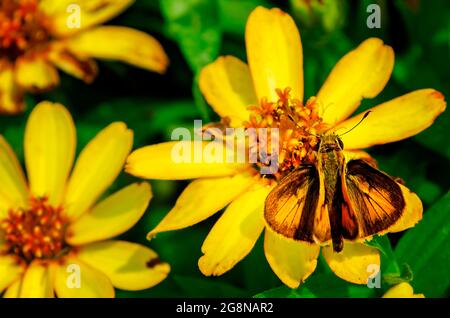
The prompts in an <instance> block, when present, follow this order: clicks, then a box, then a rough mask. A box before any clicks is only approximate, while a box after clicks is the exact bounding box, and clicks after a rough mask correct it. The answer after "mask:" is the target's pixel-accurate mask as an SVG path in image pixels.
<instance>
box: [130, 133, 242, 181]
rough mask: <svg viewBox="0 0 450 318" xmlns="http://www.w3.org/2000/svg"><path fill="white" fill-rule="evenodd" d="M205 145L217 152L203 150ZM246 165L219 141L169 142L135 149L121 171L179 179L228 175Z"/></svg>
mask: <svg viewBox="0 0 450 318" xmlns="http://www.w3.org/2000/svg"><path fill="white" fill-rule="evenodd" d="M208 145H211V146H217V148H216V149H217V151H211V152H210V151H207V147H208ZM246 168H248V165H246V164H245V163H238V162H236V160H235V159H234V158H232V157H230V156H228V155H227V151H226V150H225V147H224V146H222V144H220V143H206V142H200V141H199V142H191V141H171V142H164V143H161V144H157V145H151V146H147V147H143V148H140V149H138V150H135V151H134V152H133V153H132V154H131V155H130V156H129V157H128V159H127V164H126V167H125V170H126V171H127V172H128V173H130V174H132V175H134V176H136V177H140V178H146V179H162V180H180V179H181V180H182V179H196V178H208V177H222V176H229V175H233V174H236V173H237V172H239V171H242V170H243V169H246Z"/></svg>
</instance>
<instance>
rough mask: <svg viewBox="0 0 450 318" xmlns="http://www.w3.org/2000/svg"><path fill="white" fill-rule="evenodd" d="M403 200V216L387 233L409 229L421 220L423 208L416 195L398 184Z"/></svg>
mask: <svg viewBox="0 0 450 318" xmlns="http://www.w3.org/2000/svg"><path fill="white" fill-rule="evenodd" d="M399 186H400V188H401V189H402V193H403V197H404V198H405V203H406V206H405V210H404V212H403V215H402V216H401V217H400V219H398V221H397V222H396V223H394V225H393V226H391V227H390V228H389V229H388V230H387V232H400V231H404V230H406V229H409V228H411V227H413V226H414V225H416V224H417V223H419V221H420V220H422V212H423V206H422V201H420V199H419V197H418V196H417V194H415V193H414V192H412V191H411V190H409V189H408V188H407V187H405V186H403V185H401V184H399Z"/></svg>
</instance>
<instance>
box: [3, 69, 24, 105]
mask: <svg viewBox="0 0 450 318" xmlns="http://www.w3.org/2000/svg"><path fill="white" fill-rule="evenodd" d="M24 108H25V103H24V101H23V92H22V90H21V89H20V88H19V86H18V85H17V83H16V81H15V78H14V71H13V67H12V65H11V64H10V63H7V62H5V61H0V114H1V113H5V114H16V113H20V112H22V111H23V109H24Z"/></svg>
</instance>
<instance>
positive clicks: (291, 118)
mask: <svg viewBox="0 0 450 318" xmlns="http://www.w3.org/2000/svg"><path fill="white" fill-rule="evenodd" d="M287 116H288V117H289V119H290V120H292V122H293V123H294V124H295V126H297V127H298V128H302V127H301V126H300V125H299V124H297V123H296V121H295V120H294V117H292V115H291V114H288V115H287ZM305 132H306V133H307V134H308V135H310V136H314V137H319V136H318V135H315V134H311V133H310V132H309V131H307V130H305Z"/></svg>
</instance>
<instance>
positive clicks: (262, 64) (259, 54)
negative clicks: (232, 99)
mask: <svg viewBox="0 0 450 318" xmlns="http://www.w3.org/2000/svg"><path fill="white" fill-rule="evenodd" d="M245 43H246V47H247V59H248V64H249V66H250V70H251V73H252V78H253V83H254V85H255V90H256V94H257V96H258V99H261V98H263V97H266V98H267V99H268V100H269V101H270V102H275V101H277V100H278V95H277V94H276V91H275V90H276V89H281V90H284V89H285V88H287V87H290V88H291V96H292V97H293V98H297V99H299V100H300V101H302V100H303V52H302V43H301V40H300V34H299V32H298V29H297V26H296V25H295V22H294V20H293V19H292V18H291V16H290V15H289V14H287V13H285V12H283V11H281V10H280V9H277V8H274V9H270V10H269V9H266V8H263V7H257V8H256V9H255V10H253V12H252V13H251V14H250V16H249V17H248V20H247V26H246V30H245Z"/></svg>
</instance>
